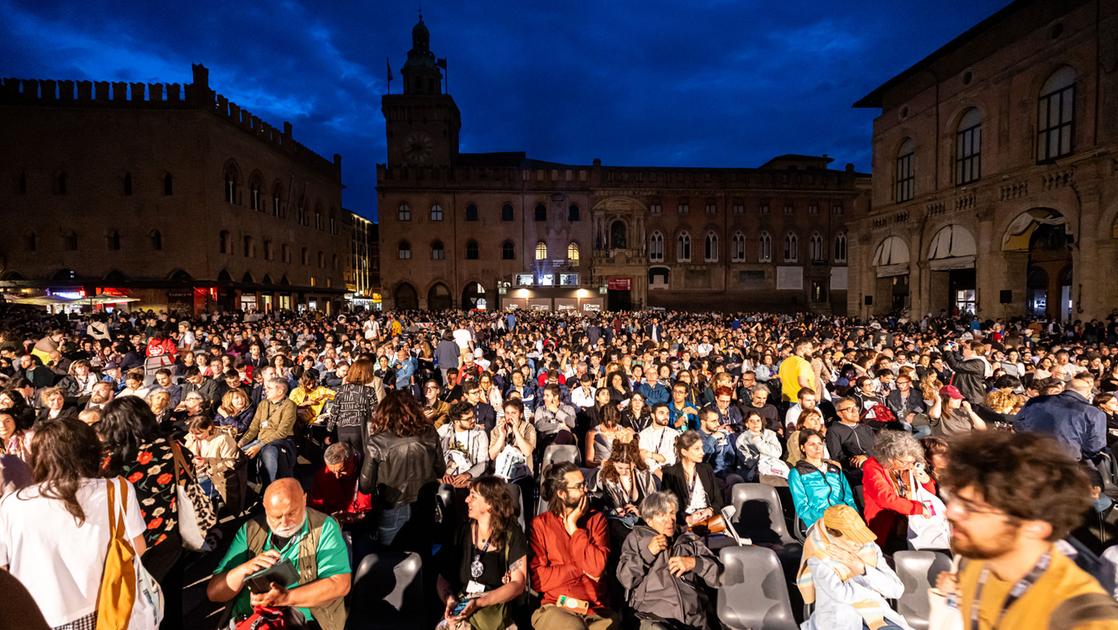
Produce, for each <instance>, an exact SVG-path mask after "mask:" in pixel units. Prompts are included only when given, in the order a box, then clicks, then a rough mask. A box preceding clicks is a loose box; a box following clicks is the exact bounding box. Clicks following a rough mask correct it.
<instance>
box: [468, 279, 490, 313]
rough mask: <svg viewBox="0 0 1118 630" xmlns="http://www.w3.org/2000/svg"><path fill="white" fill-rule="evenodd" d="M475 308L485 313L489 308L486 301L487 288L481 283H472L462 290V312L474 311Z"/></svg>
mask: <svg viewBox="0 0 1118 630" xmlns="http://www.w3.org/2000/svg"><path fill="white" fill-rule="evenodd" d="M475 308H476V309H478V310H481V311H484V310H486V309H487V308H489V302H488V300H486V295H485V287H483V286H481V283H478V282H471V283H469V284H467V285H466V288H465V289H463V290H462V310H466V311H472V310H473V309H475Z"/></svg>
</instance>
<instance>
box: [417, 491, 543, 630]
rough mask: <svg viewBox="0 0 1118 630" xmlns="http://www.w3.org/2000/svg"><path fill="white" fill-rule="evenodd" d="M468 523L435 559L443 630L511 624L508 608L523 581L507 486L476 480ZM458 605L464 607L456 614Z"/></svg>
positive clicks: (523, 562) (523, 554)
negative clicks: (462, 601)
mask: <svg viewBox="0 0 1118 630" xmlns="http://www.w3.org/2000/svg"><path fill="white" fill-rule="evenodd" d="M466 507H467V510H468V514H469V520H468V521H467V522H466V524H465V526H463V527H462V528H461V529H460V530H459V532H458V535H456V536H455V537H454V540H453V541H451V544H450V545H448V546H447V547H445V548H443V550H442V553H441V554H440V558H441V560H442V562H441V569H440V571H439V577H438V583H437V588H438V592H439V598H440V599H441V600H442V601H443V602H445V604H446V610H445V612H444V613H443V624H440V627H446V628H456V627H460V626H461V627H465V628H474V629H476V630H489V629H493V630H497V629H500V628H507V627H508V626H509V624H511V623H512V615H511V612H512V611H511V609H510V608H511V607H510V606H509V605H508V604H509V603H510V602H512V601H513V600H515V599H516V598H517V597H520V595H521V594H522V593H523V592H524V589H525V585H526V584H527V581H528V541H527V539H526V538H525V536H524V532H523V531H521V529H520V525H519V524H518V523H517V521H516V507H515V506H514V504H513V501H512V496H511V495H510V494H509V491H508V484H506V483H505V482H504V481H503V480H501V479H499V478H497V477H493V476H489V475H487V476H484V477H479V478H478V479H476V480H474V481H473V483H471V484H470V494H469V496H467V497H466ZM460 600H465V601H466V604H465V608H462V609H461V610H457V609H456V606H457V605H458V604H459V602H460Z"/></svg>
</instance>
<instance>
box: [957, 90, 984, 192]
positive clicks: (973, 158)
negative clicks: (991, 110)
mask: <svg viewBox="0 0 1118 630" xmlns="http://www.w3.org/2000/svg"><path fill="white" fill-rule="evenodd" d="M980 177H982V114H981V113H980V112H979V111H978V110H977V109H976V108H973V107H972V108H970V109H968V110H967V113H965V114H963V117H962V118H961V119H959V126H958V128H957V129H956V130H955V184H956V185H962V184H969V183H971V182H976V181H978V179H979V178H980Z"/></svg>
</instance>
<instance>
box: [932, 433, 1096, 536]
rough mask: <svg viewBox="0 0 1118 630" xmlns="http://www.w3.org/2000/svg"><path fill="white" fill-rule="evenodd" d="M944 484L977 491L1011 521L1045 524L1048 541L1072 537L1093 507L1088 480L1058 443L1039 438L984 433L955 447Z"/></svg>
mask: <svg viewBox="0 0 1118 630" xmlns="http://www.w3.org/2000/svg"><path fill="white" fill-rule="evenodd" d="M943 485H944V486H945V487H946V488H947V489H948V490H950V491H952V492H956V491H958V490H959V489H962V488H972V489H973V490H974V492H975V493H976V494H977V495H978V496H980V497H981V498H982V500H983V501H985V502H986V503H989V504H990V505H991V506H993V507H994V508H997V509H999V510H1001V511H1003V512H1005V513H1006V514H1008V515H1009V516H1011V517H1013V518H1015V519H1019V520H1025V521H1034V520H1035V521H1044V522H1046V523H1048V524H1049V525H1051V526H1052V533H1051V534H1050V535H1049V536H1048V540H1050V541H1056V540H1060V539H1061V538H1064V537H1065V536H1067V535H1068V532H1070V531H1071V530H1072V529H1073V528H1075V527H1078V526H1079V524H1080V523H1081V522H1082V518H1083V512H1084V511H1085V510H1086V509H1087V508H1088V507H1089V506H1090V505H1091V493H1090V488H1089V487H1088V484H1087V476H1086V475H1085V474H1084V473H1083V471H1082V469H1081V468H1080V466H1079V464H1078V463H1077V462H1076V461H1075V460H1074V459H1072V458H1071V456H1069V455H1068V453H1067V451H1066V450H1065V449H1064V447H1063V446H1062V445H1061V444H1060V443H1059V442H1057V441H1056V440H1054V439H1052V438H1050V437H1047V436H1043V435H1040V434H1037V433H1008V432H1003V431H982V432H976V433H969V434H966V435H963V436H960V437H958V438H956V439H955V440H953V441H952V442H951V459H950V461H949V462H948V464H947V470H946V471H945V473H944V475H943Z"/></svg>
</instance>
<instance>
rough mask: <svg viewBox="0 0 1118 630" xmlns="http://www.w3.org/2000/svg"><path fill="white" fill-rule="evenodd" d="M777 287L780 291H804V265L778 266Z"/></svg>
mask: <svg viewBox="0 0 1118 630" xmlns="http://www.w3.org/2000/svg"><path fill="white" fill-rule="evenodd" d="M776 288H777V290H778V291H803V289H804V268H803V267H777V268H776Z"/></svg>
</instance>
